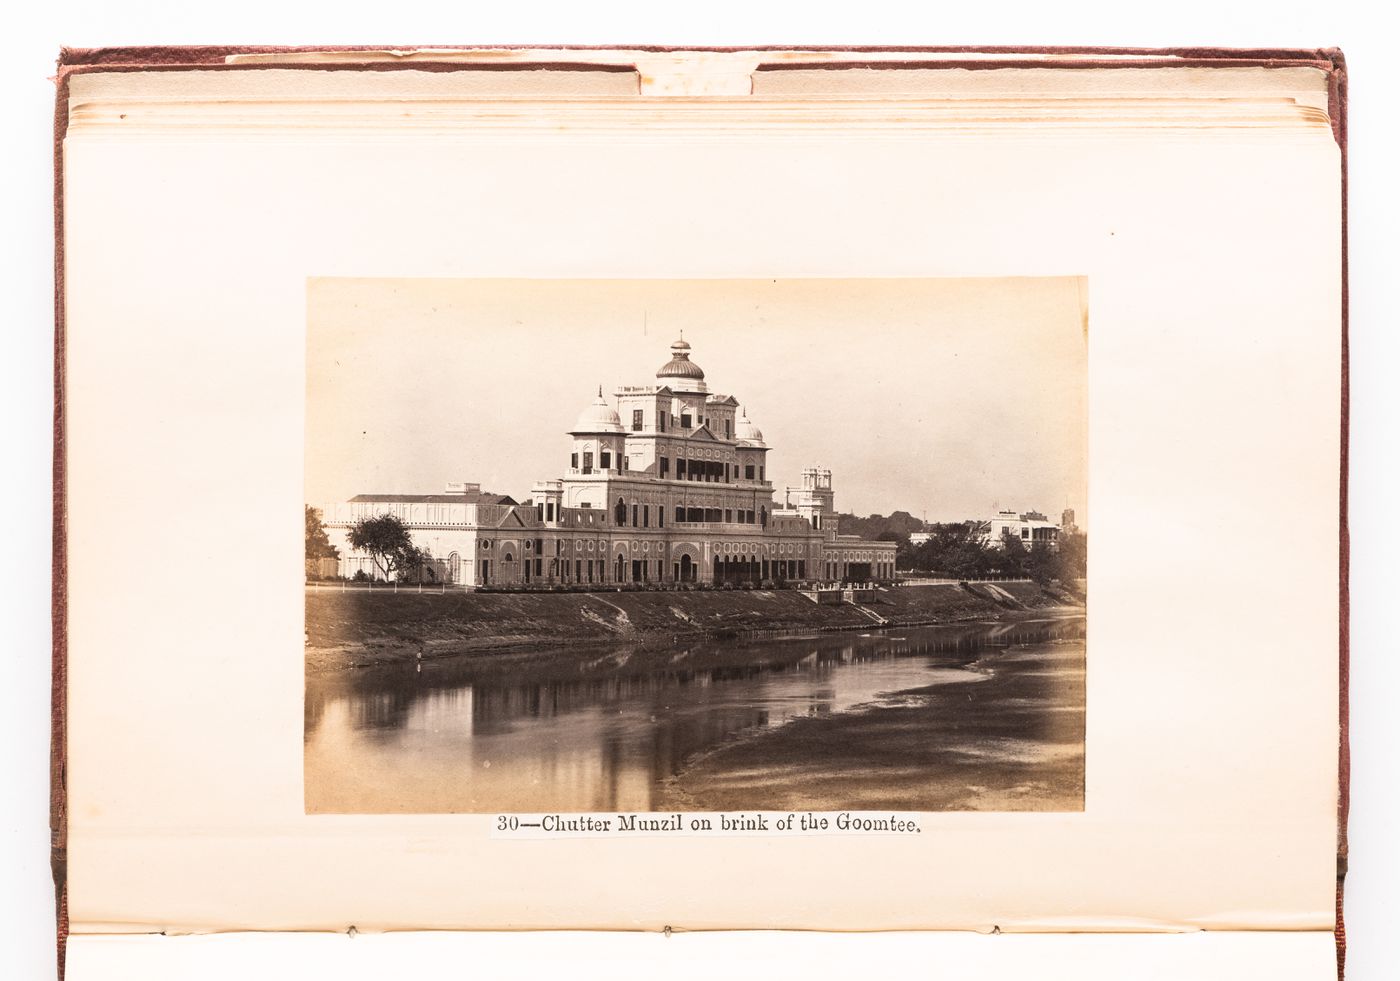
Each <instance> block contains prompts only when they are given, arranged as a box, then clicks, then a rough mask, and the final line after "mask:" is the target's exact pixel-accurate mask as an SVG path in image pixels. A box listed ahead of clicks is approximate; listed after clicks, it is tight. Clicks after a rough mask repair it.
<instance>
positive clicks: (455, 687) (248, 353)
mask: <svg viewBox="0 0 1400 981" xmlns="http://www.w3.org/2000/svg"><path fill="white" fill-rule="evenodd" d="M1345 104H1346V75H1345V68H1344V63H1343V60H1342V58H1341V55H1340V53H1339V52H1336V51H1331V50H1316V51H1272V50H1256V51H1232V50H1211V49H1197V50H1187V49H1183V50H1171V51H1166V50H1156V51H1142V50H1131V49H1086V50H1070V49H1009V48H1008V49H981V50H969V49H962V48H947V49H938V48H929V49H859V48H850V49H841V48H830V49H805V48H775V49H761V48H755V49H744V50H737V49H709V50H705V49H695V50H677V49H650V48H616V49H599V48H568V47H563V48H533V49H532V48H424V49H395V50H389V49H383V50H376V49H358V48H356V49H350V48H340V49H336V48H328V49H312V48H307V49H277V48H187V49H103V50H94V51H68V52H65V54H64V57H63V60H62V63H61V70H60V75H59V104H58V113H57V131H56V149H57V152H58V156H59V168H58V172H57V182H58V200H57V203H58V222H59V229H60V235H59V238H58V240H59V243H60V251H59V257H58V270H59V284H60V285H59V295H58V334H57V336H58V348H57V355H58V363H59V365H60V370H59V373H58V378H57V383H56V384H57V391H56V406H57V415H58V422H57V426H56V433H55V443H56V448H55V467H56V474H57V476H58V477H59V478H60V479H58V480H56V486H58V487H60V488H61V493H60V496H59V498H58V499H57V501H56V504H55V522H56V528H55V532H56V534H55V540H56V543H58V544H57V545H56V548H57V549H58V557H57V560H56V563H55V623H56V630H55V692H56V695H57V696H59V697H57V698H56V703H55V704H56V710H55V729H54V733H55V736H54V746H55V757H54V774H55V778H54V829H55V857H54V865H55V873H56V876H57V877H58V880H59V881H60V882H61V883H63V884H64V885H63V891H62V898H61V900H60V913H59V918H60V942H61V943H64V944H66V947H67V950H68V952H69V956H70V958H71V960H70V964H69V967H70V970H72V971H73V975H74V976H75V977H86V976H98V975H99V974H102V973H104V971H106V970H110V969H112V968H113V966H114V965H117V964H119V963H122V964H127V965H138V967H135V968H131V969H134V970H139V972H140V973H142V974H143V975H144V976H149V977H159V976H165V975H163V974H162V973H161V972H162V971H164V972H168V973H169V972H174V973H178V972H180V971H181V970H189V965H190V964H191V963H196V964H208V963H211V962H213V961H215V960H219V959H221V958H224V957H227V956H228V955H227V953H226V951H227V950H228V947H227V946H225V945H227V944H229V943H231V942H237V943H249V942H251V943H254V944H256V943H266V944H271V945H274V947H278V949H282V950H285V947H284V946H280V947H279V946H278V945H285V944H286V943H287V942H289V941H296V942H298V943H302V944H307V945H310V946H306V947H304V948H301V949H305V950H312V949H313V948H314V949H315V950H317V951H325V950H326V948H325V947H324V946H323V945H322V944H323V942H324V941H327V940H337V938H336V935H348V937H359V936H362V935H366V934H383V935H384V937H383V938H381V939H382V940H383V941H384V943H385V946H382V947H374V946H371V950H374V951H383V952H384V953H383V954H375V955H373V956H384V957H389V958H397V957H402V956H403V954H402V950H403V947H402V944H405V943H427V942H429V941H427V940H425V939H424V938H423V937H422V936H421V933H419V932H420V931H450V933H451V936H452V937H453V938H458V939H460V941H461V942H464V943H471V942H473V940H474V938H484V937H487V936H489V935H491V934H492V933H493V932H499V931H559V930H567V931H635V932H637V933H638V934H639V936H638V937H637V938H634V941H622V942H623V943H624V944H625V943H627V942H636V943H646V942H648V940H649V939H650V938H646V937H644V936H641V935H645V934H652V935H656V934H660V935H663V936H665V937H668V938H672V936H673V935H674V936H675V937H680V936H687V937H688V936H691V935H702V934H701V932H707V931H736V930H784V931H821V932H823V933H832V932H845V931H880V932H883V933H892V932H895V931H898V932H902V933H903V932H908V933H910V935H911V936H918V937H920V938H925V939H923V940H922V941H921V942H927V943H932V944H934V945H935V947H934V949H936V950H939V951H946V952H948V953H947V956H949V957H952V958H954V959H955V961H956V960H957V959H958V958H962V960H961V961H957V962H958V963H963V964H967V965H981V966H982V967H983V968H985V969H986V970H988V971H990V972H992V975H991V976H1012V975H1013V974H1016V975H1019V974H1020V973H1022V972H1024V971H1025V970H1026V969H1027V968H1026V964H1027V963H1028V962H1031V963H1035V964H1036V965H1039V966H1040V967H1041V968H1042V969H1044V970H1046V971H1047V972H1050V973H1051V974H1052V976H1057V975H1054V973H1053V972H1055V971H1060V972H1061V973H1062V974H1064V975H1065V976H1068V975H1067V972H1068V971H1069V970H1078V969H1079V968H1080V966H1081V965H1082V963H1083V960H1084V958H1085V957H1091V958H1102V960H1100V961H1098V962H1097V963H1098V968H1097V969H1098V970H1100V971H1102V972H1103V973H1104V974H1105V976H1108V975H1109V974H1115V973H1121V972H1122V970H1123V969H1124V968H1125V967H1126V966H1127V965H1134V967H1139V966H1140V965H1142V964H1143V963H1144V962H1146V961H1150V962H1152V963H1155V964H1156V965H1158V968H1159V969H1161V970H1163V971H1167V972H1170V973H1177V974H1180V973H1186V972H1190V973H1192V974H1193V975H1195V976H1202V977H1224V976H1226V974H1227V973H1229V974H1233V973H1236V972H1237V971H1238V966H1239V964H1240V963H1241V959H1242V958H1247V959H1248V961H1249V963H1251V964H1252V965H1254V966H1255V967H1256V969H1258V968H1259V967H1260V966H1263V967H1264V968H1265V969H1266V970H1267V971H1268V973H1270V974H1271V975H1273V976H1279V977H1315V976H1317V974H1318V972H1319V971H1322V970H1326V971H1328V972H1329V973H1330V972H1331V971H1333V970H1339V969H1340V964H1341V959H1342V954H1343V951H1344V943H1343V938H1344V933H1343V931H1342V928H1341V918H1340V911H1341V895H1342V893H1341V880H1342V873H1343V872H1344V869H1345V855H1346V844H1345V841H1346V839H1345V807H1346V742H1345V733H1346V728H1345V705H1346V703H1345V677H1346V674H1345V672H1346V646H1345V626H1344V625H1345V622H1346V618H1345V610H1346V494H1345V490H1346V485H1345V472H1346V471H1345V467H1344V460H1345V453H1346V401H1345V400H1346V333H1345V330H1346V318H1345V313H1346V309H1345V296H1346V292H1345V285H1346V283H1345V236H1344V228H1345V226H1344V216H1345V148H1346V127H1345V120H1346V116H1345ZM298 525H300V527H301V530H303V548H302V549H300V550H298V549H297V548H296V534H295V533H296V531H297V530H298ZM1091 611H1092V612H1091ZM969 931H971V932H976V933H984V934H1000V935H1015V936H1016V938H1017V940H1016V943H1015V944H1010V943H1008V944H1007V945H1006V946H997V947H993V946H992V945H995V944H1001V943H1002V942H1003V941H1002V939H1001V938H998V939H996V940H991V939H989V938H986V937H976V936H971V937H969V936H966V933H967V932H969ZM307 932H311V933H319V934H323V935H324V936H323V937H321V938H320V939H319V940H314V939H312V938H309V937H305V936H304V934H305V933H307ZM293 934H295V935H296V936H293ZM1197 934H1200V936H1197ZM211 935H212V936H211ZM234 935H240V936H238V937H235V936H234ZM807 936H809V934H806V933H803V934H799V935H797V937H796V938H786V940H785V941H784V942H790V943H794V944H796V945H797V946H798V948H799V949H804V950H805V952H806V954H807V955H808V956H810V953H811V951H812V950H816V949H820V943H821V942H820V941H813V944H814V945H815V946H809V947H807V948H802V947H801V944H802V940H801V938H803V937H807ZM297 937H301V938H302V939H300V940H297ZM157 938H164V939H157ZM414 938H417V939H414ZM341 939H344V938H341ZM368 939H369V938H368V937H365V938H364V940H358V939H357V940H356V942H358V943H360V947H359V948H357V951H362V950H364V948H365V947H366V946H367V944H366V943H365V941H367V940H368ZM338 942H339V941H338ZM344 942H348V940H345V941H344ZM478 942H483V943H485V942H488V941H486V940H484V939H480V940H478ZM525 942H527V943H528V942H531V941H528V940H527V941H525ZM543 942H544V941H543V940H541V943H543ZM685 942H686V943H692V942H695V941H691V940H687V941H685ZM264 949H267V950H272V949H273V947H267V948H264ZM342 949H344V948H343V947H337V948H335V950H336V951H337V952H332V953H328V954H326V956H329V957H333V958H334V957H341V958H343V957H346V956H347V955H345V954H342V953H339V952H338V951H339V950H342ZM540 949H541V950H543V949H544V948H543V947H541V948H540ZM220 951H224V952H225V953H221V952H220ZM317 956H319V955H317ZM361 956H363V955H362V954H359V953H357V954H356V955H355V958H359V957H361ZM187 957H193V958H195V960H194V961H188V960H183V959H184V958H187ZM355 958H352V960H353V959H355ZM1017 958H1022V960H1017ZM127 959H134V960H127ZM1026 959H1029V961H1027V960H1026ZM365 963H366V964H367V963H368V961H366V962H365ZM362 966H363V965H362ZM824 966H825V968H827V969H831V970H836V969H837V965H836V963H835V961H827V962H826V963H825V965H824ZM821 970H823V965H822V964H820V963H818V964H816V965H814V966H813V967H812V968H810V969H809V971H811V972H818V973H819V972H820V971H821ZM998 972H999V973H998ZM171 976H173V973H172V974H171Z"/></svg>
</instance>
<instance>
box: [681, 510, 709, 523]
mask: <svg viewBox="0 0 1400 981" xmlns="http://www.w3.org/2000/svg"><path fill="white" fill-rule="evenodd" d="M685 518H686V520H687V521H704V520H705V509H704V508H686V509H685Z"/></svg>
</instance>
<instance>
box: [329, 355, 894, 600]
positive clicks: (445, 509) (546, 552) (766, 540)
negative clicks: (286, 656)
mask: <svg viewBox="0 0 1400 981" xmlns="http://www.w3.org/2000/svg"><path fill="white" fill-rule="evenodd" d="M614 399H615V404H609V403H608V401H607V400H605V399H604V398H603V392H602V389H601V388H600V389H599V391H598V397H597V398H595V399H594V400H593V402H592V404H590V405H588V406H586V407H585V408H584V410H583V412H582V413H580V414H579V417H578V421H577V422H575V423H574V426H573V429H572V430H571V431H570V432H569V437H570V439H571V441H572V445H571V447H570V451H569V465H568V469H567V470H566V471H565V472H564V474H563V475H562V476H561V477H560V478H559V479H557V480H546V481H541V482H539V483H536V484H535V485H534V487H533V488H531V497H530V500H529V502H528V503H525V504H519V503H517V502H516V501H515V500H514V499H513V498H511V497H508V496H504V495H499V494H490V493H483V492H482V490H481V488H480V486H479V485H477V484H467V483H459V484H448V485H447V488H446V490H445V492H444V493H441V494H361V495H359V496H357V497H354V498H352V499H351V500H350V501H348V502H346V503H345V504H344V505H341V506H339V507H338V508H336V509H335V511H334V513H332V514H328V515H327V516H326V517H327V520H326V522H325V525H326V530H327V533H328V534H329V535H330V538H331V542H332V544H334V545H336V546H337V547H338V548H339V550H340V562H339V565H340V568H339V572H340V575H342V576H345V577H347V578H348V577H353V576H354V575H355V573H356V572H363V573H365V574H366V575H368V576H371V577H373V576H375V575H377V574H378V571H377V570H376V568H375V566H374V563H373V561H372V560H371V559H370V558H369V556H367V555H365V554H363V553H358V552H356V551H354V550H353V549H351V548H350V547H349V543H348V541H347V540H346V535H347V533H348V531H349V529H350V528H351V527H352V526H353V525H354V524H355V522H357V521H359V520H361V519H362V518H366V517H374V516H378V515H381V514H394V515H396V516H397V517H399V518H400V520H402V521H403V522H404V523H405V524H406V525H407V526H408V527H409V529H410V531H411V533H412V536H413V540H414V542H415V544H416V545H417V546H418V547H419V548H420V549H422V550H424V551H425V553H426V554H427V555H428V556H429V559H428V566H427V573H428V578H429V579H430V580H432V581H438V582H445V583H449V584H453V585H459V586H465V587H485V586H492V587H534V586H554V585H571V586H578V585H582V586H587V585H590V584H591V585H595V586H618V585H622V584H648V583H662V584H672V583H703V584H710V585H722V584H726V583H733V584H736V585H737V584H743V583H751V584H758V583H763V582H768V581H772V582H776V583H783V582H795V581H824V582H838V581H839V582H869V581H875V580H891V579H893V578H894V570H895V545H894V543H893V542H874V541H867V540H865V539H861V538H857V537H855V536H851V535H842V534H840V527H839V519H838V516H837V513H836V508H835V497H834V491H833V489H832V482H831V471H830V470H824V469H818V468H815V467H812V468H808V469H806V470H804V471H803V472H802V484H801V486H800V487H797V488H788V489H787V490H786V491H785V492H784V494H783V501H782V504H781V505H778V504H776V503H775V502H774V490H773V485H772V483H771V482H770V481H769V480H768V463H767V458H768V451H769V447H768V444H767V443H766V442H764V439H763V433H762V431H760V430H759V428H758V427H757V426H755V425H754V424H753V423H752V422H751V421H750V420H749V418H748V416H747V414H746V413H745V411H744V409H743V407H742V406H741V405H740V404H739V402H738V401H736V400H735V398H734V397H733V396H731V395H721V394H717V393H712V392H710V390H709V388H708V386H707V385H706V382H705V372H704V371H702V370H701V368H700V366H699V365H698V364H696V363H695V362H694V361H692V360H691V359H690V345H689V344H687V343H686V342H685V340H684V339H681V340H678V341H676V342H675V343H674V344H672V345H671V359H670V360H669V361H667V362H666V363H665V364H664V365H662V366H661V368H660V369H659V370H658V371H657V373H656V384H654V385H642V386H635V387H633V386H626V387H622V388H619V389H618V390H617V391H616V392H615V393H614Z"/></svg>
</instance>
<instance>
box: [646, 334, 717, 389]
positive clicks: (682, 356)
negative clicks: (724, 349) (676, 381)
mask: <svg viewBox="0 0 1400 981" xmlns="http://www.w3.org/2000/svg"><path fill="white" fill-rule="evenodd" d="M656 377H657V378H658V379H661V378H681V379H686V380H689V381H697V382H703V381H704V380H705V372H704V370H703V369H701V367H700V366H699V365H698V364H696V363H695V362H694V361H691V360H690V345H689V344H687V343H686V342H685V338H684V337H682V338H680V339H679V340H677V341H676V343H674V344H672V345H671V360H670V361H667V362H666V363H665V364H663V365H662V366H661V367H660V368H658V369H657V370H656Z"/></svg>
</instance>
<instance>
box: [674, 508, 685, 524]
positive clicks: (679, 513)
mask: <svg viewBox="0 0 1400 981" xmlns="http://www.w3.org/2000/svg"><path fill="white" fill-rule="evenodd" d="M676 520H677V521H684V520H685V508H683V507H681V506H680V505H679V504H677V505H676Z"/></svg>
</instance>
